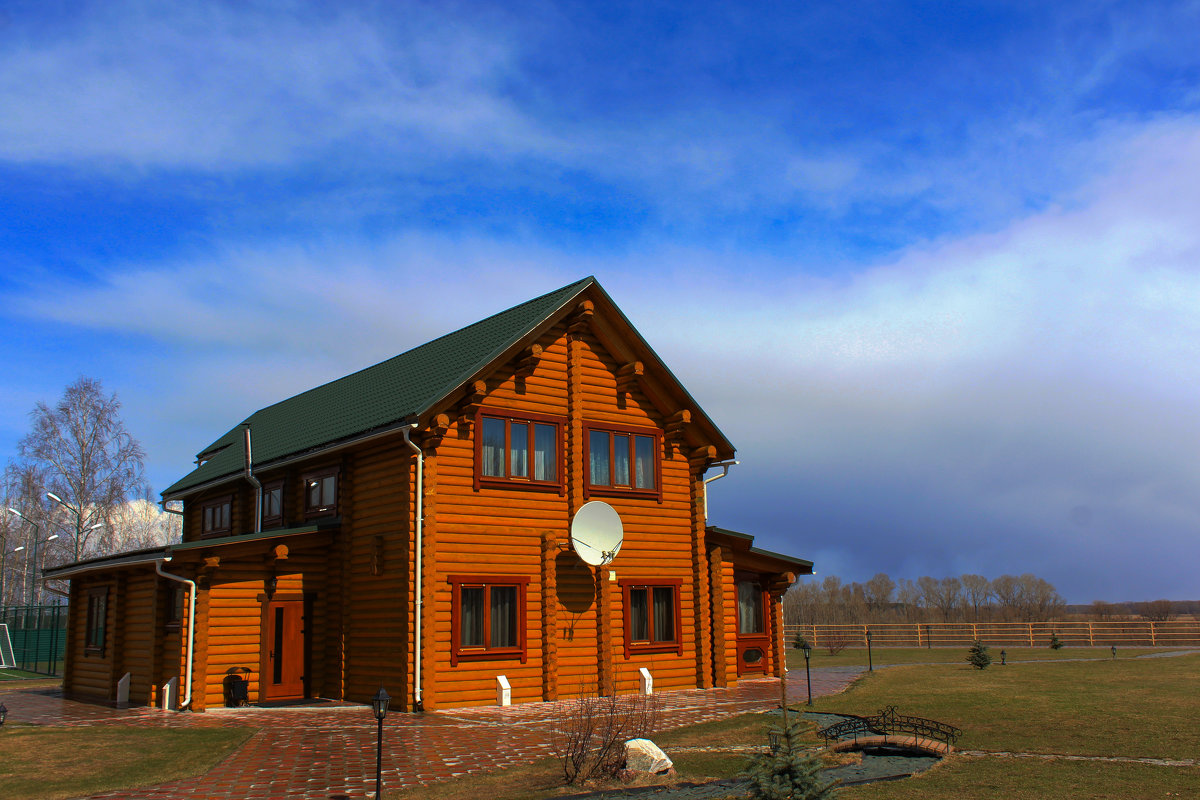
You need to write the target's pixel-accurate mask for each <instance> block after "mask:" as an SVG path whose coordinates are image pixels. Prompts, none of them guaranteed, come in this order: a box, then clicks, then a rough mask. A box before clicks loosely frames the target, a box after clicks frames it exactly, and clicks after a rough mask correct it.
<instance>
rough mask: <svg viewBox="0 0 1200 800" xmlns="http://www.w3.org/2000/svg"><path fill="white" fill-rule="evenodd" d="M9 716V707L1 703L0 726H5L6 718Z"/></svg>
mask: <svg viewBox="0 0 1200 800" xmlns="http://www.w3.org/2000/svg"><path fill="white" fill-rule="evenodd" d="M7 716H8V706H6V705H4V703H0V725H3V724H4V718H5V717H7Z"/></svg>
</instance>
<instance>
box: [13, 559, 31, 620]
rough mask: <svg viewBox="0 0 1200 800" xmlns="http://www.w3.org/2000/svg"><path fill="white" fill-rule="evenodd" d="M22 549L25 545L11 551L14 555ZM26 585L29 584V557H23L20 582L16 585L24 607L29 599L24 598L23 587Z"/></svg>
mask: <svg viewBox="0 0 1200 800" xmlns="http://www.w3.org/2000/svg"><path fill="white" fill-rule="evenodd" d="M24 549H25V545H21V546H20V547H14V548H13V549H12V551H13V552H14V553H19V552H21V551H22V550H24ZM27 583H29V556H25V569H24V571H22V572H21V582H20V583H19V584H17V586H18V587H20V590H21V601H22V603H21V605H26V604H27V603H28V601H29V598H28V597H26V596H25V585H26V584H27Z"/></svg>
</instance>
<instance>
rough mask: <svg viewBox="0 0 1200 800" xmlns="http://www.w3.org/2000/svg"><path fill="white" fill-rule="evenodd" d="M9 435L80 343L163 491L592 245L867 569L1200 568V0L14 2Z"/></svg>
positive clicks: (1156, 590)
mask: <svg viewBox="0 0 1200 800" xmlns="http://www.w3.org/2000/svg"><path fill="white" fill-rule="evenodd" d="M0 110H2V113H0V263H2V264H3V265H4V268H3V270H2V272H0V300H2V302H0V330H2V331H3V337H2V340H0V353H2V355H3V357H4V361H5V364H6V370H5V375H6V378H5V381H4V382H3V384H2V385H0V449H2V451H3V452H5V453H8V454H11V453H12V452H13V446H14V444H15V442H16V440H17V439H18V438H19V437H20V436H21V435H22V434H23V433H24V432H25V430H26V427H27V414H28V411H29V410H30V409H31V408H32V407H33V405H34V403H36V402H37V401H38V400H45V401H52V400H53V399H54V398H56V397H57V396H58V395H59V393H60V392H61V391H62V388H63V387H64V386H65V385H66V384H67V383H69V382H70V381H72V380H74V379H75V378H76V377H78V376H79V375H81V374H86V375H90V376H95V377H98V378H100V379H102V380H103V381H104V383H105V385H106V386H107V387H108V388H109V389H110V390H113V391H116V392H117V394H118V395H119V397H120V398H121V400H122V401H123V402H124V404H125V412H126V420H127V423H128V425H129V427H130V428H131V429H132V430H133V431H134V433H135V434H136V435H137V436H138V437H139V438H140V439H141V440H142V442H143V443H144V445H145V447H146V450H147V452H148V456H149V463H148V465H147V467H148V472H149V475H150V477H151V480H152V482H153V486H154V489H155V490H158V489H161V488H162V487H164V486H166V485H167V484H168V483H170V482H171V481H173V480H174V479H175V478H177V477H179V476H180V475H181V474H183V473H184V472H185V471H186V470H187V468H188V466H189V464H190V463H191V459H192V457H193V456H194V453H195V451H196V450H197V449H198V448H200V447H201V446H203V445H204V444H207V443H208V442H209V441H211V440H212V439H213V438H215V436H216V435H218V434H220V433H221V432H223V431H224V430H226V429H227V428H228V427H230V426H231V425H232V424H234V423H236V422H238V421H240V420H241V419H243V418H244V417H245V416H246V415H247V414H248V413H249V412H251V411H253V410H254V409H256V408H258V407H261V406H263V405H266V404H267V403H270V402H273V401H275V400H278V399H280V398H282V397H285V396H288V395H290V394H292V393H294V392H297V391H301V390H303V389H305V388H308V387H310V386H312V385H315V384H317V383H320V382H323V381H326V380H329V379H332V378H336V377H339V376H340V375H342V374H345V373H347V372H350V371H352V370H355V369H358V368H361V367H363V366H366V365H368V364H370V363H374V362H376V361H379V360H381V359H383V358H386V357H388V356H391V355H394V354H395V353H397V352H400V351H402V350H405V349H407V348H409V347H411V346H413V345H415V344H418V343H420V342H422V341H425V340H426V339H429V338H432V337H433V336H436V335H439V334H441V333H444V332H447V331H449V330H452V329H454V328H457V327H459V326H461V325H464V324H467V323H469V322H472V321H474V320H475V319H478V318H480V317H482V316H485V315H487V314H489V313H492V312H495V311H497V310H500V309H502V308H505V307H507V306H509V305H512V304H515V303H517V302H520V301H521V300H524V299H527V298H528V297H532V296H534V295H536V294H541V293H543V292H545V291H548V290H549V289H552V288H556V287H558V286H561V285H563V284H566V283H568V282H570V281H572V280H575V279H577V278H579V277H582V276H584V275H588V274H594V275H596V276H597V277H598V278H599V279H600V281H601V283H602V284H603V285H604V286H605V288H606V289H607V290H608V291H609V293H610V294H611V295H612V296H613V297H614V299H615V300H616V301H617V302H618V303H619V304H620V305H621V306H622V308H623V309H624V310H625V311H626V313H627V314H628V316H629V317H630V318H631V320H632V321H633V322H634V323H635V324H636V325H637V326H638V327H639V328H640V330H641V331H642V333H643V334H644V335H645V337H646V338H647V340H648V341H650V342H651V344H652V345H654V346H655V348H656V349H657V350H658V351H659V353H660V355H662V356H663V357H664V358H665V360H666V361H667V362H668V364H669V365H670V366H671V367H672V369H673V370H674V371H675V373H676V374H677V375H678V376H679V377H680V378H681V379H682V380H683V381H684V383H685V384H686V385H687V386H688V388H689V389H690V390H691V392H692V394H693V395H694V396H695V397H696V398H697V399H698V400H699V401H700V402H701V404H702V405H703V406H704V407H705V409H706V410H707V411H708V412H709V414H710V415H711V416H712V417H713V418H714V419H716V420H717V422H718V424H720V425H721V427H722V429H723V430H724V431H725V432H726V434H727V435H728V436H729V437H730V439H731V440H732V441H733V442H734V443H735V444H736V445H737V446H738V448H739V456H740V458H741V460H742V465H741V466H739V467H737V468H736V469H735V471H734V472H732V473H731V475H730V477H729V478H728V479H726V480H725V481H722V482H721V483H718V484H714V485H713V498H712V503H711V507H712V520H713V521H714V522H717V523H719V524H722V525H724V526H727V527H731V528H735V529H742V530H746V531H748V532H751V533H754V534H756V535H757V536H758V537H759V541H760V543H761V544H763V545H764V546H767V547H769V548H771V549H776V550H783V551H787V552H791V553H795V554H797V555H801V556H804V557H808V558H812V559H814V560H815V561H816V562H817V569H818V571H819V572H821V573H823V574H833V573H836V574H839V575H841V576H842V577H843V578H844V579H847V580H865V579H867V578H869V577H870V576H871V575H873V574H874V573H875V572H879V571H886V572H889V573H890V574H892V575H893V576H894V577H911V578H915V577H917V576H919V575H923V574H931V575H934V576H937V577H940V576H942V575H948V574H960V573H963V572H979V573H983V574H985V575H988V576H989V577H994V576H996V575H998V574H1001V573H1004V572H1011V573H1021V572H1034V573H1036V574H1038V575H1040V576H1042V577H1044V578H1046V579H1048V580H1050V581H1051V582H1052V583H1054V584H1055V585H1056V586H1058V587H1059V589H1060V591H1061V592H1062V593H1063V594H1064V595H1065V596H1066V597H1067V598H1068V599H1069V600H1071V601H1077V602H1087V601H1090V600H1093V599H1109V600H1119V599H1153V598H1155V597H1160V596H1167V597H1174V598H1178V599H1182V598H1193V599H1194V598H1196V597H1200V579H1198V578H1197V577H1196V572H1195V569H1194V565H1195V564H1196V563H1198V562H1200V545H1198V544H1197V542H1198V541H1200V537H1198V535H1197V531H1200V493H1198V492H1197V488H1198V485H1200V469H1198V468H1197V458H1196V455H1195V454H1196V450H1197V448H1196V446H1195V443H1197V442H1200V423H1198V422H1197V421H1196V419H1195V418H1196V414H1195V408H1196V404H1197V399H1198V397H1197V391H1196V388H1195V387H1196V386H1198V385H1200V374H1198V373H1200V359H1198V358H1197V356H1198V355H1200V354H1198V353H1197V349H1198V348H1197V342H1200V338H1198V334H1200V330H1198V329H1200V312H1198V309H1200V304H1198V301H1200V276H1198V267H1200V181H1197V180H1196V176H1197V175H1198V174H1200V4H1198V3H1196V2H1182V3H1155V2H1141V3H1120V2H1114V3H1103V2H1087V3H1068V2H1063V3H1049V4H1023V3H1021V4H1018V3H961V2H956V3H940V4H939V3H925V4H901V3H861V4H841V3H805V4H800V3H765V4H730V3H716V4H702V3H686V4H682V3H681V4H677V5H672V4H657V3H644V2H642V3H632V4H619V3H597V4H585V3H557V4H552V3H505V4H476V3H428V4H425V3H405V4H398V3H361V4H360V3H338V4H328V5H318V4H306V3H288V2H276V3H265V4H246V3H212V2H202V1H200V0H197V2H193V3H187V4H177V3H161V4H160V3H149V2H146V3H121V2H106V3H95V4H87V3H52V2H36V3H34V2H7V3H5V4H3V5H0Z"/></svg>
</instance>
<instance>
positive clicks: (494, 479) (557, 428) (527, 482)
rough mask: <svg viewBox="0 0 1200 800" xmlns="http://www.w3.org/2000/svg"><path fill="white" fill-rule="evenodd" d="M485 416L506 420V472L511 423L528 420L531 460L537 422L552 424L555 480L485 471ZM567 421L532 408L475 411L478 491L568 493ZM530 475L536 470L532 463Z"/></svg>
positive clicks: (476, 479) (539, 423) (476, 482)
mask: <svg viewBox="0 0 1200 800" xmlns="http://www.w3.org/2000/svg"><path fill="white" fill-rule="evenodd" d="M485 417H490V418H491V419H500V420H504V454H505V455H504V461H505V468H506V471H507V470H508V467H509V464H508V459H509V457H510V453H511V445H510V438H511V436H510V433H509V431H510V430H511V427H512V423H514V422H517V423H522V422H524V423H528V424H529V453H530V459H531V461H532V455H533V441H534V440H533V437H534V427H533V426H534V425H535V424H536V425H553V426H554V456H555V457H554V473H555V474H554V480H551V481H539V480H534V479H533V478H519V477H518V478H513V477H508V476H505V477H498V476H495V475H484V474H483V420H484V418H485ZM566 424H567V420H566V418H565V417H556V416H553V415H551V414H536V413H533V412H530V411H512V410H509V409H504V408H480V409H479V410H478V411H476V412H475V491H479V489H480V488H481V487H485V486H486V487H491V488H495V489H526V490H531V491H535V492H558V493H559V494H560V495H564V494H566V491H567V487H566V481H565V480H564V479H563V475H564V474H565V471H564V469H563V461H564V460H565V459H564V458H563V431H564V430H566ZM529 472H530V474H532V473H533V466H532V463H531V464H530V469H529Z"/></svg>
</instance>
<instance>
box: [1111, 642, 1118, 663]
mask: <svg viewBox="0 0 1200 800" xmlns="http://www.w3.org/2000/svg"><path fill="white" fill-rule="evenodd" d="M1112 654H1113V661H1116V660H1117V646H1116V645H1115V644H1114V645H1113V646H1112Z"/></svg>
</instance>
